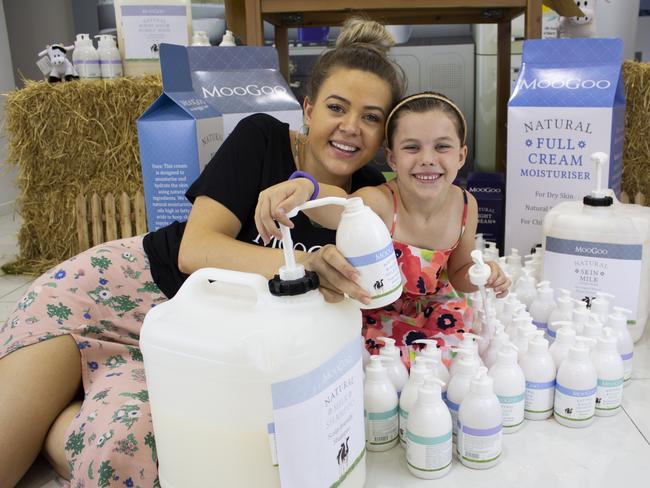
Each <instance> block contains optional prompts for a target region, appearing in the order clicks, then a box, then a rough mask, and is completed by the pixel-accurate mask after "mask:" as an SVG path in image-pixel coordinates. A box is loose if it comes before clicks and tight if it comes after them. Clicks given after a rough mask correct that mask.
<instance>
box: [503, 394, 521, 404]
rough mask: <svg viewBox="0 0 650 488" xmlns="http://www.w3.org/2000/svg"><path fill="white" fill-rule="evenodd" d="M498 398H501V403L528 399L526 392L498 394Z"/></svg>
mask: <svg viewBox="0 0 650 488" xmlns="http://www.w3.org/2000/svg"><path fill="white" fill-rule="evenodd" d="M497 398H498V399H499V403H519V402H523V401H524V400H525V399H526V394H525V393H522V394H521V395H514V396H501V395H497Z"/></svg>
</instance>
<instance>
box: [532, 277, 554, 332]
mask: <svg viewBox="0 0 650 488" xmlns="http://www.w3.org/2000/svg"><path fill="white" fill-rule="evenodd" d="M556 306H557V305H556V304H555V300H554V299H553V289H552V288H551V287H550V283H549V282H548V281H542V282H540V283H538V284H537V296H536V297H535V299H534V300H533V301H532V303H531V304H530V315H532V317H533V324H535V327H537V328H538V329H541V330H543V331H544V332H546V329H547V328H548V318H549V317H550V315H551V312H552V311H553V310H555V307H556Z"/></svg>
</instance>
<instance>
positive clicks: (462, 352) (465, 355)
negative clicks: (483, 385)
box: [449, 348, 483, 378]
mask: <svg viewBox="0 0 650 488" xmlns="http://www.w3.org/2000/svg"><path fill="white" fill-rule="evenodd" d="M461 359H464V360H465V361H467V362H471V363H472V364H474V365H475V366H476V367H477V368H478V367H479V366H482V365H483V362H482V361H481V359H480V357H479V356H478V354H477V353H476V351H473V350H471V349H465V348H462V349H456V357H455V358H454V362H453V363H452V364H451V367H450V368H449V377H450V378H453V377H454V376H455V375H456V374H457V373H458V368H459V363H460V360H461Z"/></svg>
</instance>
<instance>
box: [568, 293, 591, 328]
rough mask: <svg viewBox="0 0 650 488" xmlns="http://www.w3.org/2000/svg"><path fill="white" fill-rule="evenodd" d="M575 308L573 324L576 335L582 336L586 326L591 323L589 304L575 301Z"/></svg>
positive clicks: (572, 318)
mask: <svg viewBox="0 0 650 488" xmlns="http://www.w3.org/2000/svg"><path fill="white" fill-rule="evenodd" d="M573 303H574V305H575V306H574V308H573V312H572V313H571V323H572V327H573V330H575V331H576V335H582V332H583V330H584V327H585V324H586V323H587V322H588V321H589V310H587V304H586V303H585V302H583V301H581V300H573Z"/></svg>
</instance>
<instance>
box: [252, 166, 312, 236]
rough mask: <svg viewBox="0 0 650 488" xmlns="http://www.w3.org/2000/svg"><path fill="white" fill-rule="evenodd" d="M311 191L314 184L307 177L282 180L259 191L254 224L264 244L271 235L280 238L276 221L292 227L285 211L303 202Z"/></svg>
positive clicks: (308, 197)
mask: <svg viewBox="0 0 650 488" xmlns="http://www.w3.org/2000/svg"><path fill="white" fill-rule="evenodd" d="M313 193H314V184H313V183H312V182H311V181H310V180H309V179H307V178H296V179H294V180H289V181H283V182H282V183H278V184H277V185H273V186H270V187H269V188H267V189H266V190H263V191H262V192H260V195H259V197H258V200H257V207H256V208H255V226H256V227H257V231H258V232H259V233H260V237H261V238H262V241H264V244H265V245H266V244H268V243H269V242H270V241H271V237H276V238H278V239H282V233H281V232H280V228H279V227H278V225H277V223H276V222H280V223H282V224H284V225H286V226H287V227H289V228H290V229H292V228H293V222H291V219H289V217H287V212H289V211H291V210H293V209H294V208H296V207H297V206H298V205H301V204H303V203H305V202H306V201H307V200H309V199H310V198H311V196H312V194H313Z"/></svg>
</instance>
